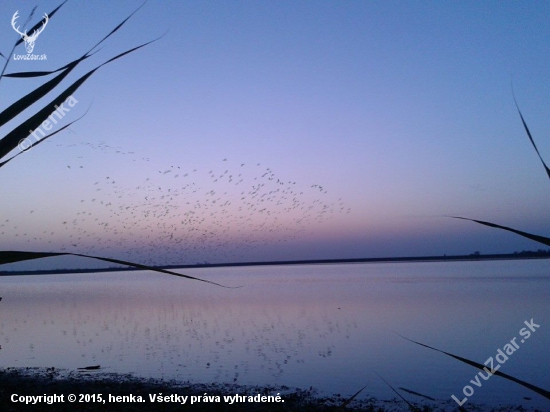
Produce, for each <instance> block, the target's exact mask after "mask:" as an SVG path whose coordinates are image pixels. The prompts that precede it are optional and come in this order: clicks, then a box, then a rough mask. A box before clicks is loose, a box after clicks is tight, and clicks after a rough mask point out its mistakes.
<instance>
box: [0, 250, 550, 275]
mask: <svg viewBox="0 0 550 412" xmlns="http://www.w3.org/2000/svg"><path fill="white" fill-rule="evenodd" d="M533 259H550V253H538V252H520V253H504V254H487V255H481V254H480V255H475V254H470V255H450V256H446V255H443V256H408V257H383V258H355V259H308V260H282V261H265V262H257V261H256V262H254V261H253V262H233V263H232V262H227V263H197V264H193V265H164V266H151V267H153V268H156V269H166V270H172V269H204V268H220V267H246V266H290V265H327V264H344V263H415V262H418V263H420V262H478V261H495V260H533ZM134 270H144V269H137V268H134V267H109V268H81V269H48V270H11V271H0V276H22V275H60V274H65V273H102V272H127V271H134Z"/></svg>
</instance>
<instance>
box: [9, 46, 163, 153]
mask: <svg viewBox="0 0 550 412" xmlns="http://www.w3.org/2000/svg"><path fill="white" fill-rule="evenodd" d="M161 37H162V36H161ZM161 37H159V38H157V39H154V40H151V41H149V42H147V43H143V44H141V45H139V46H137V47H134V48H132V49H130V50H127V51H125V52H123V53H120V54H118V55H117V56H115V57H113V58H111V59H109V60H107V61H106V62H105V63H102V64H100V65H99V66H97V67H96V68H95V69H93V70H90V71H89V72H88V73H86V74H85V75H84V76H82V77H81V78H80V79H78V80H77V81H76V82H74V83H73V84H72V85H71V86H69V87H68V88H67V89H66V90H65V91H64V92H63V93H61V94H60V95H58V96H57V97H56V98H55V99H54V100H52V101H51V102H50V103H49V104H47V105H46V106H45V107H44V108H43V109H42V110H40V111H39V112H38V113H36V114H35V115H34V116H32V117H30V118H29V119H27V120H26V121H24V122H23V123H21V124H20V125H19V126H17V127H16V128H15V129H13V130H12V131H11V132H10V133H8V134H7V135H6V136H5V137H4V138H3V139H2V140H0V159H2V158H3V157H5V156H6V155H7V154H8V153H9V152H11V151H12V150H13V149H15V148H16V147H17V145H18V144H19V142H20V141H21V140H22V139H24V138H26V137H27V136H29V133H31V132H32V131H33V130H36V129H37V128H38V127H39V126H40V125H41V124H42V122H43V121H44V120H46V119H47V118H48V116H50V115H51V114H52V113H53V111H54V110H56V106H59V105H60V104H62V103H63V102H64V101H65V100H66V99H67V98H68V97H69V96H71V95H72V94H73V93H74V92H75V91H76V90H78V88H79V87H80V86H82V84H83V83H84V82H85V81H86V80H88V78H89V77H90V76H91V75H92V74H94V73H95V72H96V71H97V70H98V69H99V68H101V67H103V66H105V65H106V64H108V63H110V62H113V61H115V60H117V59H119V58H121V57H123V56H125V55H127V54H129V53H132V52H134V51H136V50H138V49H140V48H142V47H145V46H147V45H148V44H151V43H153V42H155V41H157V40H159V39H160V38H161Z"/></svg>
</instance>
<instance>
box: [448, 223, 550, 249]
mask: <svg viewBox="0 0 550 412" xmlns="http://www.w3.org/2000/svg"><path fill="white" fill-rule="evenodd" d="M449 217H452V218H453V219H462V220H469V221H470V222H476V223H479V224H480V225H485V226H489V227H494V228H497V229H502V230H507V231H508V232H512V233H515V234H517V235H520V236H523V237H526V238H527V239H531V240H534V241H535V242H539V243H542V244H543V245H547V246H550V238H548V237H546V236H540V235H534V234H532V233H527V232H522V231H521V230H516V229H512V228H511V227H507V226H501V225H497V224H495V223H490V222H484V221H483V220H476V219H469V218H467V217H460V216H449Z"/></svg>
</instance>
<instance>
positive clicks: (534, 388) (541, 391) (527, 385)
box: [398, 334, 550, 399]
mask: <svg viewBox="0 0 550 412" xmlns="http://www.w3.org/2000/svg"><path fill="white" fill-rule="evenodd" d="M398 335H399V334H398ZM399 336H401V337H402V338H403V339H405V340H408V341H409V342H412V343H416V344H417V345H420V346H424V347H425V348H428V349H431V350H434V351H436V352H440V353H443V354H445V355H447V356H450V357H451V358H454V359H456V360H459V361H461V362H464V363H466V364H468V365H470V366H473V367H474V368H477V369H481V370H482V371H484V372H487V373H491V374H492V375H495V376H500V377H501V378H504V379H508V380H509V381H512V382H515V383H517V384H518V385H521V386H523V387H525V388H527V389H531V390H532V391H533V392H536V393H538V394H539V395H542V396H544V397H545V398H546V399H550V391H547V390H546V389H542V388H539V387H538V386H535V385H533V384H531V383H529V382H525V381H523V380H521V379H518V378H515V377H513V376H511V375H508V374H506V373H503V372H500V371H493V370H489V369H488V368H487V366H486V365H482V364H481V363H478V362H475V361H472V360H470V359H467V358H463V357H462V356H458V355H453V354H452V353H449V352H445V351H443V350H441V349H437V348H433V347H431V346H428V345H425V344H423V343H420V342H417V341H414V340H412V339H409V338H406V337H404V336H402V335H399Z"/></svg>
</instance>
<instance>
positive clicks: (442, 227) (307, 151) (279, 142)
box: [0, 0, 550, 269]
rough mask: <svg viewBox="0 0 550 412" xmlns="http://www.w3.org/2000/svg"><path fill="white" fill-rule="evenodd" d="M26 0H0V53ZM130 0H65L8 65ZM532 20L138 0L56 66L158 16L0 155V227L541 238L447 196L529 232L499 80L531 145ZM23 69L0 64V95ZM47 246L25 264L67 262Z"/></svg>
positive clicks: (417, 6)
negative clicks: (41, 139)
mask: <svg viewBox="0 0 550 412" xmlns="http://www.w3.org/2000/svg"><path fill="white" fill-rule="evenodd" d="M34 4H35V3H32V4H31V3H29V2H23V1H11V0H8V1H3V2H2V3H1V4H0V11H1V14H0V16H2V18H1V20H0V38H1V39H2V41H1V44H2V47H1V50H0V52H2V53H3V54H4V55H7V54H8V53H9V51H10V50H11V46H12V44H13V42H15V41H16V40H17V38H18V35H17V34H16V33H15V31H14V30H13V28H12V27H11V24H10V22H11V18H12V16H13V14H14V13H15V11H17V10H18V11H19V15H20V16H21V17H20V18H19V20H18V24H21V25H22V24H23V23H24V21H25V19H26V17H27V16H28V15H29V13H30V11H31V9H32V7H33V6H34ZM58 4H59V1H39V2H38V3H37V9H36V15H35V16H34V19H33V21H32V24H34V23H35V22H36V21H38V20H39V18H40V17H41V16H42V15H43V13H44V12H49V11H51V10H52V9H53V8H55V7H56V6H57V5H58ZM140 4H141V3H140V2H139V1H130V0H127V1H126V0H125V1H117V2H116V3H113V2H106V1H98V0H94V1H87V2H79V1H75V0H69V2H68V3H67V4H66V5H65V6H63V8H62V9H61V10H60V11H59V13H58V14H57V15H55V16H54V17H53V18H52V19H51V20H50V22H49V23H48V25H47V27H46V28H45V30H44V31H43V32H42V33H41V34H40V36H39V38H38V39H37V41H36V45H35V50H34V53H35V54H46V55H47V60H45V61H21V60H17V61H15V60H13V57H12V59H11V61H10V63H9V65H8V68H7V72H8V73H9V72H15V71H29V70H51V69H56V68H58V67H61V66H62V65H64V64H66V63H67V62H69V61H71V60H72V59H75V58H77V57H78V56H80V55H81V54H83V53H84V52H86V51H87V50H88V49H89V48H90V47H91V46H92V45H93V44H95V43H96V42H97V41H99V40H100V39H101V38H102V37H103V36H105V35H106V34H107V33H108V32H109V31H110V30H111V29H112V28H113V27H115V26H116V25H117V24H118V23H119V22H120V21H122V20H123V19H124V18H125V17H126V16H127V15H128V14H130V13H131V12H132V11H134V10H135V9H136V8H137V7H138V6H139V5H140ZM549 23H550V4H549V3H547V2H500V1H485V2H478V1H461V2H394V1H384V2H381V1H380V2H372V1H370V2H369V1H365V2H336V1H321V2H313V1H298V2H296V1H288V2H286V1H281V2H248V1H243V2H206V1H204V2H187V1H175V0H174V1H149V2H147V3H146V4H145V6H144V7H143V8H142V9H141V10H140V11H139V12H138V13H137V14H136V15H135V16H134V17H133V18H132V19H131V20H130V21H129V22H128V23H127V24H126V25H125V26H124V27H123V28H122V29H121V30H120V31H119V32H118V33H116V35H115V36H113V37H112V38H111V39H109V40H108V41H107V42H106V43H105V44H103V45H102V47H101V49H100V51H99V52H98V53H97V54H95V55H94V56H93V57H92V58H90V59H88V60H87V61H86V62H85V63H83V64H82V66H81V67H80V66H79V68H78V69H76V71H75V73H73V74H71V75H70V76H69V78H68V79H66V80H65V81H64V82H63V83H62V87H63V86H64V87H68V85H70V84H71V83H72V82H73V81H74V80H76V79H77V78H78V77H79V76H81V75H82V74H84V73H85V72H86V71H88V70H90V69H91V68H93V67H96V66H97V65H98V64H100V63H102V62H104V61H106V60H107V59H109V58H110V57H112V56H114V55H116V54H117V53H120V52H121V51H124V50H126V49H128V48H131V47H133V46H135V45H138V44H141V43H143V42H146V41H149V40H151V39H154V38H157V37H159V36H161V35H162V34H164V33H166V32H167V33H166V34H165V36H164V37H163V38H162V39H160V40H159V41H157V42H155V43H153V44H151V45H149V46H147V47H146V48H144V49H141V50H138V51H137V52H135V53H133V54H131V55H129V56H127V57H125V58H124V59H120V60H117V61H116V62H113V63H111V64H109V65H107V66H105V67H103V68H101V69H100V70H99V71H98V72H97V73H96V74H94V75H93V76H92V77H91V78H90V79H89V80H88V81H87V82H86V83H85V84H84V85H83V86H82V87H81V88H80V89H79V90H78V91H77V92H76V93H75V94H74V97H75V99H76V100H77V101H78V103H77V104H76V105H75V106H74V107H73V108H71V110H70V111H69V112H68V113H67V115H66V116H65V117H64V118H63V119H62V120H61V121H60V125H59V126H62V125H63V124H66V123H67V122H70V121H72V120H75V119H76V118H78V117H80V116H82V115H83V114H84V113H85V112H86V110H88V109H89V111H88V112H87V114H86V115H85V116H84V118H82V119H81V120H79V121H78V122H77V123H76V124H75V125H73V126H71V128H70V130H69V131H64V132H62V133H60V134H59V135H56V136H54V137H52V139H51V140H49V141H48V142H46V143H44V144H43V145H40V146H38V147H36V148H33V149H31V150H30V151H28V152H26V153H25V154H23V155H22V156H19V157H18V158H17V159H16V160H14V161H13V162H11V163H10V164H9V165H7V166H5V167H3V168H2V169H1V170H0V181H1V185H0V188H1V189H0V190H1V193H0V196H1V199H2V200H1V202H0V217H1V218H0V233H1V235H0V239H1V244H2V246H1V249H3V250H33V251H72V252H80V253H95V254H98V255H101V256H107V257H116V258H122V259H133V260H137V261H139V262H142V263H151V264H175V263H195V262H204V261H208V262H222V261H250V260H278V259H315V258H354V257H379V256H411V255H439V254H467V253H472V252H473V251H476V250H479V251H481V252H482V253H500V252H502V253H506V252H511V251H514V250H522V249H538V248H541V247H542V246H543V245H539V244H537V243H535V242H531V241H528V240H523V239H521V238H519V237H517V236H514V235H512V234H509V233H506V232H502V231H497V230H493V229H490V228H486V227H482V226H479V225H476V224H474V223H471V222H466V221H459V220H454V219H450V218H448V217H446V216H449V215H460V216H465V217H470V218H474V219H481V220H489V221H493V222H495V223H500V224H503V225H507V226H512V227H515V228H517V229H520V230H525V231H532V232H535V233H538V234H541V235H546V236H548V234H550V220H549V219H548V216H549V212H550V207H549V205H550V202H549V196H550V182H549V181H548V179H547V178H546V176H545V173H544V170H543V169H542V166H541V164H540V162H539V161H538V159H537V157H536V154H535V152H534V150H533V149H532V147H531V146H530V144H529V141H528V139H527V137H526V135H525V132H524V130H523V127H522V125H521V121H520V119H519V116H518V114H517V111H516V109H515V106H514V101H513V97H512V90H511V82H512V81H513V84H514V90H515V94H516V97H517V100H518V103H519V105H520V107H521V109H522V111H523V114H524V116H525V119H526V121H527V123H528V124H529V127H530V128H531V132H532V133H533V136H534V138H535V139H536V141H537V144H538V146H539V150H540V152H541V154H542V156H543V157H544V158H546V159H547V160H548V161H550V140H549V139H548V136H550V133H549V131H550V116H549V115H548V114H549V113H550V50H549V46H548V45H549V44H550V24H549ZM16 54H25V49H24V47H23V45H21V46H19V47H18V49H17V50H16ZM44 79H45V80H47V79H49V77H48V78H44ZM38 84H39V83H36V82H33V81H28V80H14V79H2V81H1V82H0V99H1V102H0V104H1V107H0V109H2V110H3V109H4V108H6V107H7V106H8V105H10V104H11V103H12V102H13V101H15V99H17V98H18V97H20V96H22V94H23V93H27V92H29V91H30V90H32V89H33V88H34V87H36V86H37V85H38ZM60 90H61V89H59V91H60ZM49 97H50V98H51V97H53V94H52V96H49ZM39 108H40V106H39V105H36V107H34V106H33V108H31V109H30V110H29V111H27V112H25V113H23V116H21V117H19V118H17V119H16V120H15V121H13V122H10V123H8V124H7V125H6V126H4V127H3V129H4V130H3V133H4V134H5V133H7V132H9V131H10V130H11V129H12V128H13V127H15V125H16V124H18V123H17V122H18V121H19V122H20V121H21V119H23V118H24V117H25V115H26V116H28V115H30V114H32V113H34V112H36V111H37V110H38V109H39ZM63 122H65V123H63ZM15 153H16V152H15V151H14V154H15ZM224 159H226V160H224ZM226 171H227V172H226ZM176 175H177V177H176ZM52 262H53V263H52ZM52 262H50V263H46V262H41V263H40V264H38V263H36V264H35V266H37V265H43V264H44V265H54V264H57V265H59V264H68V263H67V261H63V263H59V261H57V263H56V262H54V261H53V260H52ZM70 264H71V265H73V264H77V265H85V264H89V262H84V261H82V260H78V262H75V261H71V263H70ZM18 267H22V266H21V265H20V266H18ZM7 268H8V266H4V267H3V269H7ZM9 268H16V266H15V265H14V266H10V267H9Z"/></svg>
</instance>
